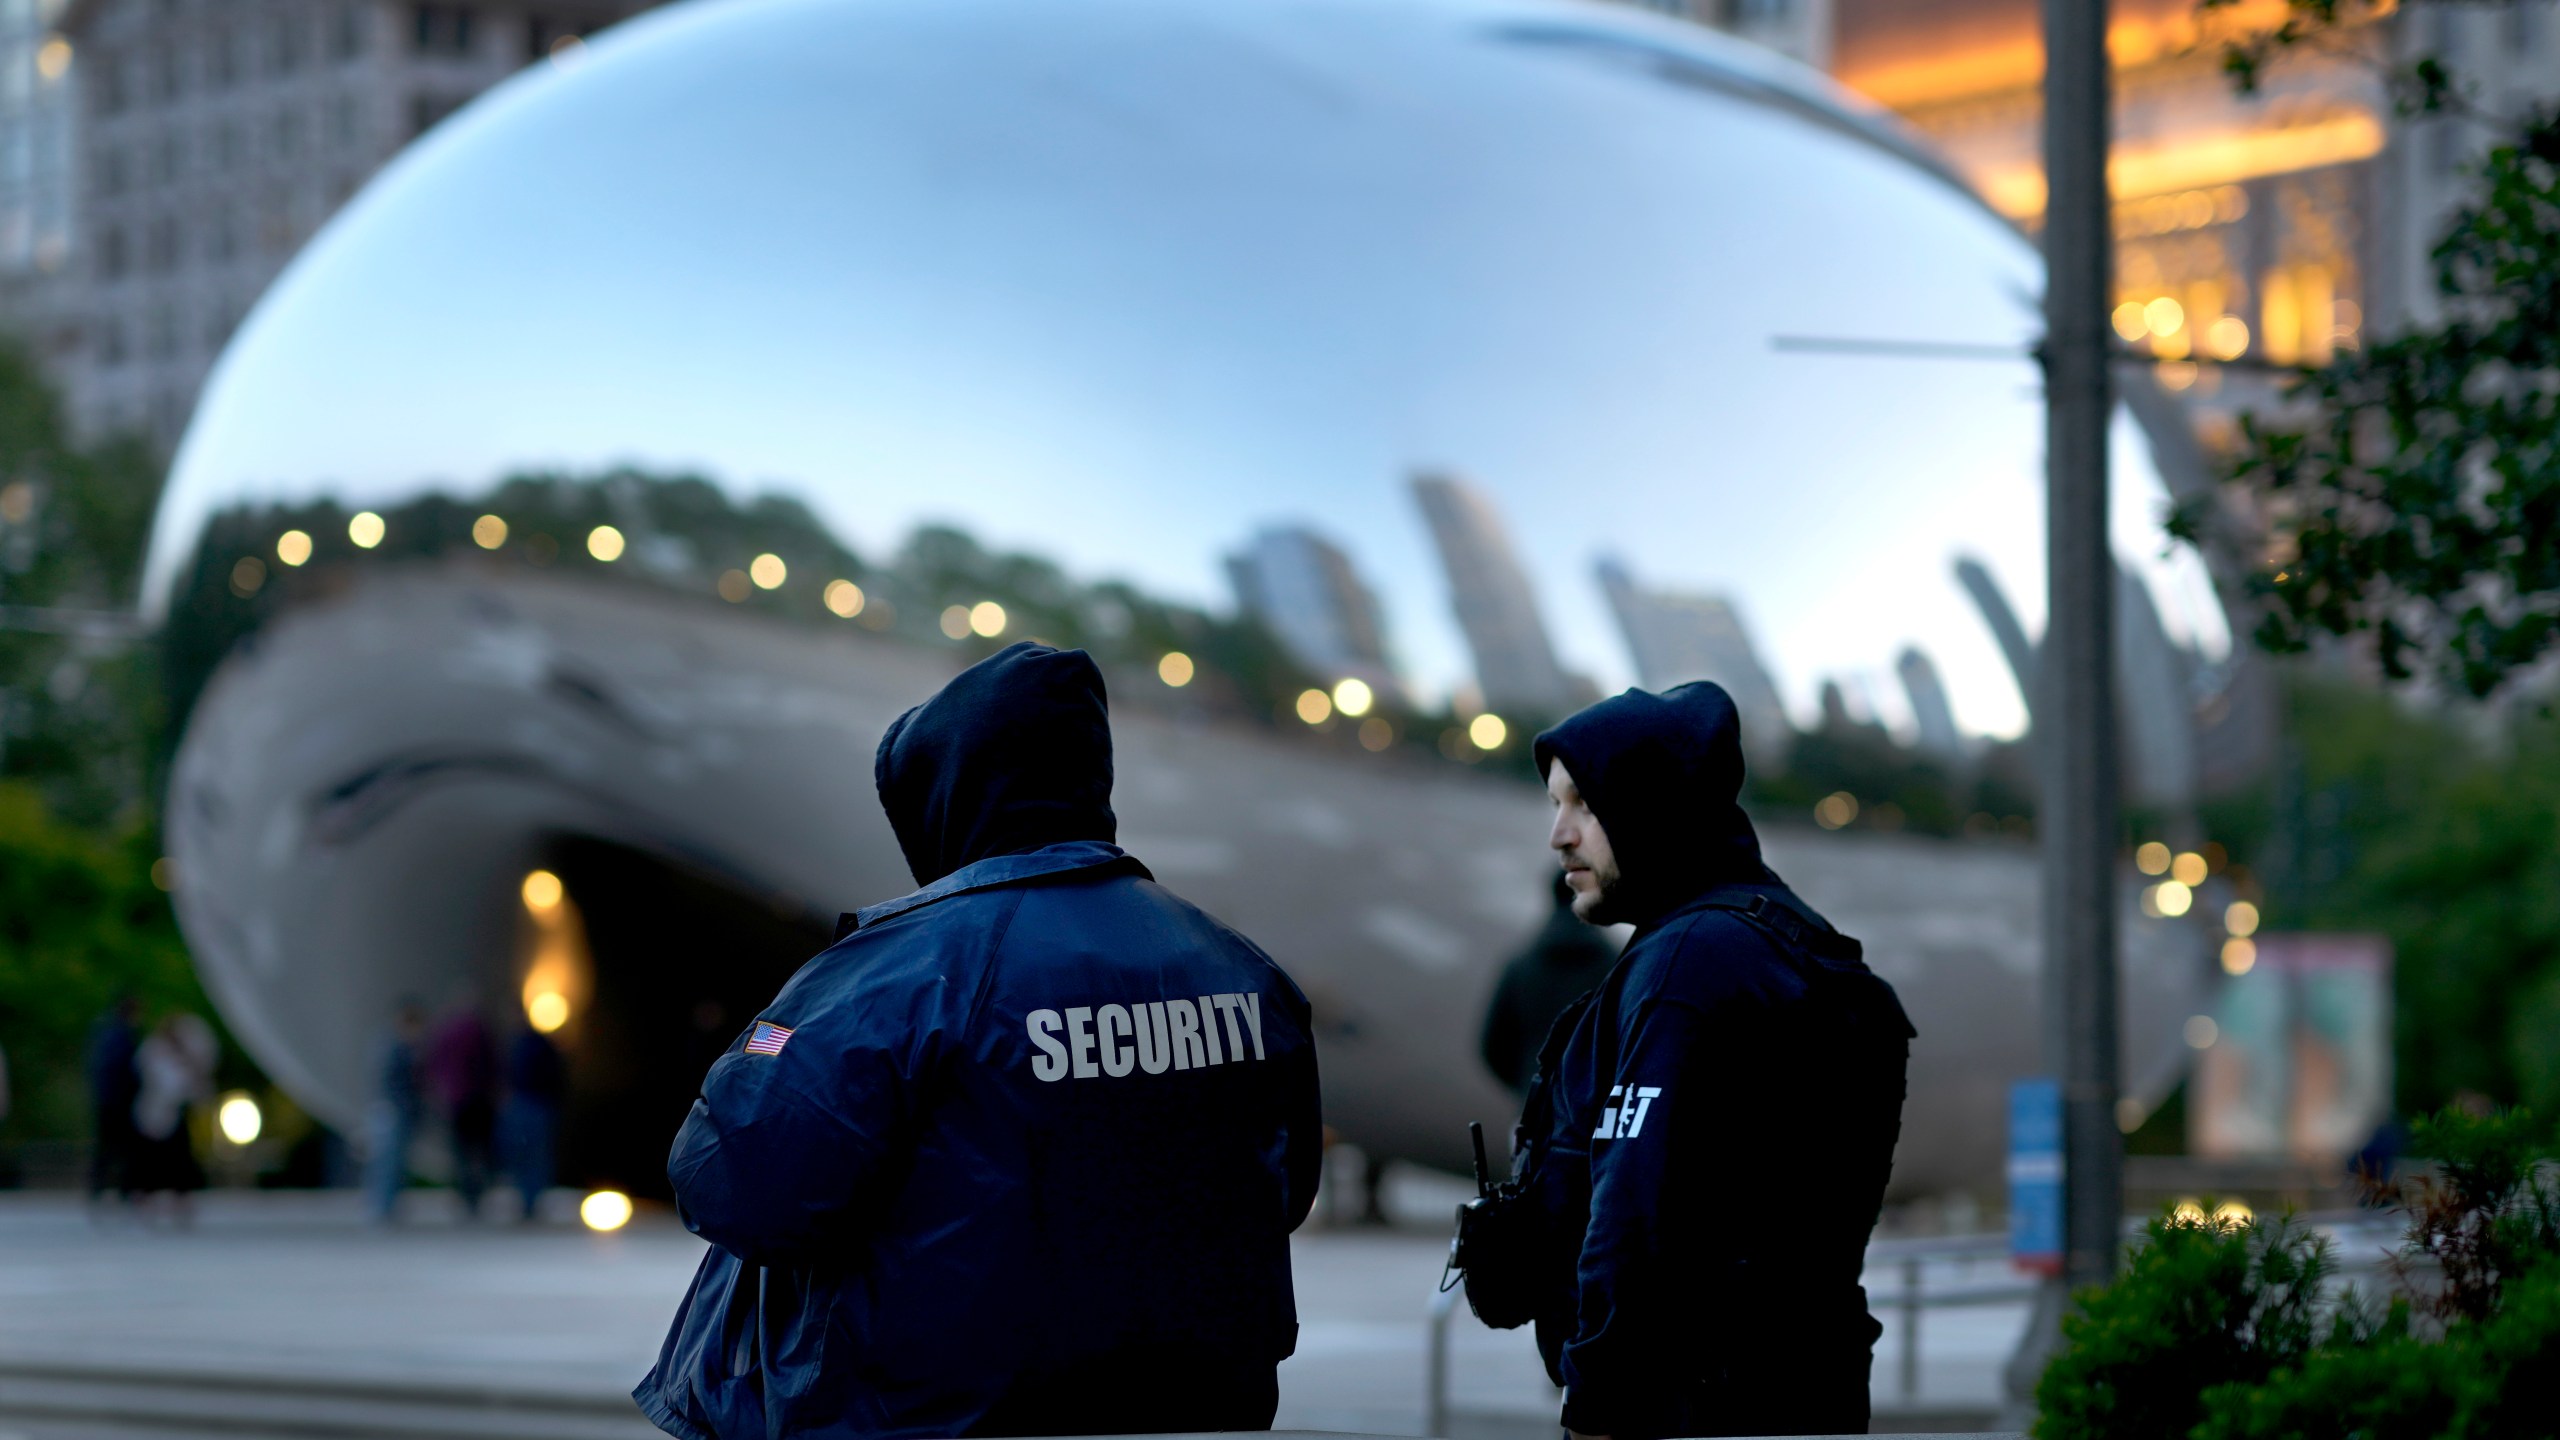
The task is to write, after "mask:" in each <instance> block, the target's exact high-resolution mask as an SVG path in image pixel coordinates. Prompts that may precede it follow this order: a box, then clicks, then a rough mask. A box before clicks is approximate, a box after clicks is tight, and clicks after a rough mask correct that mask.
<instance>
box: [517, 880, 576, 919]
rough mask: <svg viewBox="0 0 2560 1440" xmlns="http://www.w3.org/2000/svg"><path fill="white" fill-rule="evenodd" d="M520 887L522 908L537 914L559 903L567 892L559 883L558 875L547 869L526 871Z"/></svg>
mask: <svg viewBox="0 0 2560 1440" xmlns="http://www.w3.org/2000/svg"><path fill="white" fill-rule="evenodd" d="M522 889H523V892H524V908H526V909H527V910H531V911H533V912H534V913H535V914H537V915H538V914H541V913H542V912H543V911H545V910H548V909H550V908H551V907H553V906H555V905H557V904H559V903H560V898H561V897H562V896H563V895H565V894H567V893H568V891H567V890H566V889H565V888H564V887H563V886H562V885H561V884H560V877H559V876H557V875H554V874H552V873H551V872H550V871H548V870H534V871H529V872H527V873H526V875H525V877H524V885H523V887H522Z"/></svg>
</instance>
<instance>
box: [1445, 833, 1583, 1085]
mask: <svg viewBox="0 0 2560 1440" xmlns="http://www.w3.org/2000/svg"><path fill="white" fill-rule="evenodd" d="M1547 888H1548V893H1549V898H1550V900H1551V901H1552V903H1551V904H1550V906H1549V907H1548V910H1547V918H1546V921H1545V923H1544V924H1542V925H1540V926H1539V927H1538V934H1537V937H1536V938H1535V939H1533V940H1531V941H1530V942H1529V948H1527V949H1525V950H1523V951H1521V952H1520V953H1519V954H1517V955H1515V956H1513V957H1511V962H1510V963H1509V964H1507V965H1505V966H1503V967H1502V978H1501V979H1500V980H1499V981H1496V982H1495V984H1494V987H1493V1002H1492V1003H1491V1004H1490V1005H1488V1006H1486V1007H1485V1013H1484V1035H1483V1038H1482V1039H1481V1040H1480V1041H1479V1042H1478V1046H1479V1049H1480V1051H1481V1053H1482V1054H1483V1055H1484V1065H1485V1068H1486V1069H1488V1070H1490V1071H1492V1072H1493V1075H1494V1078H1495V1079H1497V1080H1500V1081H1501V1082H1502V1083H1503V1084H1505V1085H1508V1086H1510V1087H1511V1090H1512V1093H1514V1094H1516V1095H1522V1096H1526V1095H1527V1094H1528V1093H1529V1081H1530V1078H1531V1077H1532V1076H1534V1075H1536V1074H1537V1071H1538V1046H1539V1044H1540V1043H1541V1042H1543V1041H1544V1040H1545V1039H1546V1038H1547V1031H1548V1029H1549V1028H1550V1027H1552V1026H1553V1025H1554V1024H1555V1023H1556V1017H1557V1016H1559V1015H1561V1014H1563V1013H1564V1012H1565V1009H1566V1007H1568V1006H1570V1005H1572V1004H1573V1002H1574V1001H1576V1000H1579V999H1581V998H1582V997H1583V996H1584V995H1585V994H1587V993H1589V992H1590V989H1591V987H1592V986H1594V985H1597V984H1599V983H1600V977H1601V976H1603V975H1606V974H1608V973H1609V962H1610V961H1612V960H1615V959H1617V958H1618V947H1617V946H1615V945H1612V944H1610V943H1609V937H1608V936H1607V935H1606V934H1605V933H1603V932H1602V931H1599V930H1595V929H1593V928H1592V927H1590V926H1588V925H1585V924H1583V923H1582V921H1580V920H1579V919H1576V918H1575V916H1574V913H1573V887H1572V886H1570V885H1567V884H1566V883H1565V879H1564V875H1563V874H1562V873H1561V872H1559V873H1558V874H1557V875H1556V877H1555V881H1554V883H1553V884H1551V885H1549V886H1548V887H1547Z"/></svg>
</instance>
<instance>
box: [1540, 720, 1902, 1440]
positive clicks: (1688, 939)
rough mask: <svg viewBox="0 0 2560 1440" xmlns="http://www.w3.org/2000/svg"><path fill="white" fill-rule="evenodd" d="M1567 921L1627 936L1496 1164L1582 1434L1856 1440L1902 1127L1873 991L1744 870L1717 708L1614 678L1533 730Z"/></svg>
mask: <svg viewBox="0 0 2560 1440" xmlns="http://www.w3.org/2000/svg"><path fill="white" fill-rule="evenodd" d="M1536 757H1537V763H1538V768H1539V770H1540V772H1541V773H1542V774H1543V775H1545V777H1546V779H1547V783H1548V790H1549V793H1550V795H1551V797H1552V798H1553V799H1554V800H1555V801H1556V820H1555V825H1554V828H1553V829H1552V831H1551V832H1550V835H1549V844H1550V846H1551V847H1553V848H1554V849H1555V850H1556V852H1557V854H1558V855H1559V857H1560V858H1561V859H1562V861H1563V864H1564V866H1565V871H1566V879H1567V881H1568V882H1569V883H1570V884H1571V885H1572V886H1573V889H1574V892H1575V898H1574V908H1575V912H1576V913H1577V914H1579V915H1580V916H1582V918H1583V919H1585V920H1588V921H1590V922H1592V923H1595V924H1604V925H1606V924H1619V923H1625V924H1631V925H1633V926H1634V927H1635V935H1634V938H1633V939H1632V940H1630V941H1629V942H1628V944H1627V947H1626V949H1625V951H1624V952H1623V954H1622V955H1621V957H1620V958H1619V960H1618V962H1617V964H1616V965H1615V966H1614V967H1613V968H1612V969H1611V970H1610V972H1609V974H1608V977H1607V978H1606V979H1605V980H1603V981H1602V982H1601V984H1600V985H1599V986H1598V987H1597V988H1596V989H1595V990H1594V991H1593V992H1592V993H1591V995H1589V996H1588V997H1586V998H1585V999H1584V1000H1582V1001H1580V1002H1578V1003H1577V1006H1576V1007H1575V1008H1574V1009H1571V1010H1568V1011H1567V1012H1566V1013H1565V1014H1564V1015H1563V1016H1562V1017H1561V1018H1560V1019H1559V1020H1558V1022H1557V1025H1556V1028H1555V1029H1554V1030H1553V1031H1551V1032H1550V1033H1549V1036H1548V1040H1547V1044H1546V1046H1545V1048H1544V1050H1543V1051H1542V1053H1541V1057H1540V1060H1541V1065H1540V1071H1541V1074H1540V1079H1539V1080H1538V1082H1537V1083H1536V1085H1535V1086H1534V1088H1533V1089H1532V1092H1531V1095H1530V1098H1529V1101H1528V1106H1527V1112H1526V1113H1525V1114H1524V1116H1523V1120H1522V1126H1521V1129H1520V1131H1519V1133H1518V1135H1517V1136H1516V1146H1517V1148H1516V1149H1515V1153H1514V1156H1513V1164H1514V1173H1515V1175H1517V1176H1519V1177H1521V1179H1522V1182H1523V1184H1524V1187H1525V1194H1524V1196H1523V1200H1524V1202H1525V1203H1526V1204H1527V1205H1528V1206H1529V1207H1530V1213H1531V1214H1532V1215H1534V1216H1535V1217H1536V1218H1537V1219H1538V1220H1539V1221H1540V1222H1542V1223H1541V1224H1540V1225H1539V1226H1538V1227H1537V1233H1539V1234H1540V1235H1541V1236H1542V1237H1543V1238H1542V1241H1541V1243H1542V1245H1543V1247H1544V1249H1545V1252H1546V1253H1545V1255H1544V1257H1543V1259H1542V1263H1543V1264H1544V1265H1546V1266H1547V1267H1549V1269H1548V1272H1547V1279H1546V1281H1545V1282H1544V1294H1545V1300H1544V1302H1543V1303H1541V1304H1539V1305H1538V1306H1537V1307H1536V1309H1537V1314H1536V1317H1535V1318H1536V1321H1537V1333H1538V1343H1539V1348H1540V1350H1541V1352H1542V1353H1543V1354H1544V1355H1545V1357H1546V1360H1547V1365H1548V1369H1549V1371H1550V1373H1551V1374H1552V1376H1553V1378H1554V1379H1555V1380H1556V1382H1557V1383H1558V1384H1560V1385H1562V1386H1564V1387H1565V1402H1564V1416H1563V1418H1564V1423H1565V1426H1566V1428H1567V1429H1568V1430H1570V1431H1572V1432H1574V1433H1575V1434H1577V1435H1583V1436H1603V1435H1605V1436H1613V1437H1617V1440H1650V1437H1658V1436H1694V1435H1796V1434H1843V1433H1863V1432H1864V1431H1865V1430H1866V1428H1867V1421H1868V1413H1867V1379H1868V1366H1869V1362H1870V1359H1871V1357H1872V1354H1873V1347H1874V1343H1875V1339H1876V1336H1877V1335H1878V1333H1880V1331H1879V1327H1878V1326H1877V1325H1876V1323H1875V1322H1874V1320H1873V1319H1872V1318H1870V1317H1869V1315H1868V1314H1867V1309H1866V1293H1865V1291H1863V1290H1862V1289H1860V1288H1859V1284H1858V1278H1859V1272H1860V1269H1861V1268H1862V1264H1863V1260H1864V1252H1865V1248H1866V1243H1867V1238H1868V1235H1869V1232H1870V1231H1872V1230H1873V1228H1874V1226H1875V1221H1876V1216H1877V1213H1878V1211H1879V1209H1880V1207H1881V1206H1882V1203H1883V1197H1884V1189H1885V1181H1886V1178H1887V1176H1888V1175H1889V1173H1890V1171H1891V1168H1892V1162H1893V1147H1894V1142H1895V1139H1896V1138H1897V1136H1898V1134H1899V1132H1900V1129H1901V1116H1902V1100H1903V1085H1904V1068H1905V1063H1906V1061H1907V1059H1908V1056H1909V1045H1910V1040H1911V1035H1912V1031H1911V1027H1910V1024H1909V1022H1908V1021H1907V1020H1906V1019H1905V1018H1904V1016H1903V1012H1902V1007H1901V1004H1900V1003H1899V1001H1898V1000H1897V999H1896V998H1895V996H1894V993H1893V989H1892V987H1891V986H1889V985H1887V984H1886V983H1885V982H1884V981H1882V980H1880V979H1878V978H1877V977H1876V976H1875V975H1874V974H1873V973H1872V972H1870V971H1869V970H1868V969H1867V968H1866V966H1865V965H1864V964H1863V963H1862V962H1861V961H1860V959H1859V950H1858V945H1857V942H1856V941H1854V940H1850V939H1848V938H1847V937H1845V936H1842V935H1840V934H1838V933H1837V932H1836V931H1834V930H1833V929H1832V927H1831V926H1830V924H1829V923H1828V922H1826V921H1825V920H1824V919H1823V918H1822V917H1821V916H1820V915H1818V914H1816V913H1815V912H1814V911H1813V909H1812V907H1810V906H1808V905H1806V904H1805V902H1804V901H1803V900H1801V899H1799V898H1798V897H1797V896H1796V895H1795V894H1794V892H1792V891H1790V890H1789V889H1788V888H1787V887H1786V885H1785V884H1784V883H1782V882H1781V881H1780V880H1779V879H1778V877H1777V876H1776V875H1775V874H1774V873H1772V872H1771V871H1770V870H1769V868H1768V867H1767V866H1766V865H1764V864H1762V863H1761V859H1760V847H1759V841H1758V839H1757V837H1756V836H1755V835H1754V834H1753V832H1752V829H1751V822H1750V821H1749V820H1748V819H1746V818H1745V817H1744V815H1743V813H1742V809H1741V807H1740V805H1739V804H1738V803H1737V796H1738V795H1739V793H1740V789H1741V784H1742V751H1741V729H1740V724H1739V722H1738V720H1737V718H1736V716H1735V713H1734V706H1733V701H1732V699H1731V698H1730V697H1729V696H1727V695H1726V694H1725V692H1724V691H1723V690H1722V689H1720V688H1719V687H1717V686H1715V685H1713V684H1711V683H1707V682H1699V683H1695V684H1689V685H1682V686H1678V687H1676V688H1674V689H1671V690H1669V691H1666V692H1664V693H1662V694H1659V695H1655V694H1649V693H1647V692H1645V691H1641V690H1629V691H1627V692H1626V693H1624V694H1622V695H1618V696H1615V697H1613V698H1611V699H1608V700H1604V701H1602V702H1600V703H1599V704H1597V705H1593V706H1591V707H1590V708H1588V709H1586V710H1583V711H1582V712H1581V713H1579V714H1577V715H1575V716H1573V717H1572V718H1571V719H1568V720H1566V721H1565V722H1563V723H1562V724H1560V725H1558V726H1556V727H1555V728H1554V729H1552V730H1549V731H1547V732H1546V733H1544V734H1542V735H1540V736H1539V737H1538V738H1537V745H1536Z"/></svg>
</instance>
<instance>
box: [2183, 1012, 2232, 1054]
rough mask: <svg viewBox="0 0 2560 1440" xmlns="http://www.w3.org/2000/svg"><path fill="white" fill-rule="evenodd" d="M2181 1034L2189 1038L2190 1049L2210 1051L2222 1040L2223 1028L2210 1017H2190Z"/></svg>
mask: <svg viewBox="0 0 2560 1440" xmlns="http://www.w3.org/2000/svg"><path fill="white" fill-rule="evenodd" d="M2181 1033H2182V1034H2184V1035H2185V1036H2186V1037H2187V1045H2188V1047H2189V1048H2190V1049H2195V1050H2210V1049H2212V1048H2213V1042H2214V1041H2216V1040H2219V1039H2221V1038H2222V1027H2221V1026H2220V1025H2217V1024H2215V1023H2214V1020H2213V1017H2212V1016H2210V1015H2190V1016H2188V1017H2187V1023H2186V1025H2185V1026H2184V1027H2183V1028H2182V1030H2181Z"/></svg>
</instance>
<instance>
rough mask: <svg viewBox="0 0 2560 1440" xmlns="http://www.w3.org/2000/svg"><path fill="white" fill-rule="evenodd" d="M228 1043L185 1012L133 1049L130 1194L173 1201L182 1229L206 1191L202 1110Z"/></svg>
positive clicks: (166, 1019)
mask: <svg viewBox="0 0 2560 1440" xmlns="http://www.w3.org/2000/svg"><path fill="white" fill-rule="evenodd" d="M221 1058H222V1047H221V1042H220V1041H219V1040H218V1039H217V1038H216V1037H215V1036H214V1033H213V1027H212V1026H211V1025H208V1024H206V1023H205V1021H204V1019H203V1018H202V1017H201V1016H196V1015H189V1014H185V1013H183V1012H181V1013H178V1014H174V1015H167V1016H163V1017H162V1018H161V1021H160V1023H159V1024H157V1025H155V1026H153V1027H151V1033H150V1034H149V1035H147V1036H145V1037H144V1038H143V1040H142V1043H141V1044H139V1045H137V1046H136V1047H134V1052H133V1069H134V1075H135V1078H136V1079H137V1081H138V1082H139V1083H138V1084H137V1085H136V1086H135V1089H134V1099H133V1137H132V1145H133V1149H132V1153H131V1156H130V1158H129V1161H128V1163H127V1165H126V1168H125V1189H126V1190H127V1191H128V1192H129V1193H130V1194H131V1195H132V1196H133V1197H134V1199H135V1201H136V1203H138V1204H140V1205H142V1206H144V1207H146V1208H145V1213H146V1214H147V1213H148V1207H149V1206H150V1204H151V1203H152V1201H153V1199H154V1197H158V1196H166V1197H168V1210H169V1218H170V1219H171V1220H173V1221H175V1222H176V1223H178V1224H180V1225H185V1224H188V1223H190V1222H191V1221H192V1220H193V1219H194V1216H195V1201H194V1196H195V1193H196V1192H197V1191H199V1190H201V1189H203V1188H204V1185H205V1173H204V1163H203V1161H201V1160H199V1159H198V1158H197V1156H196V1138H195V1126H194V1124H193V1120H194V1117H195V1114H196V1112H197V1111H198V1110H199V1109H200V1108H202V1107H203V1106H205V1105H207V1104H209V1103H211V1102H212V1100H213V1071H214V1066H215V1065H216V1064H217V1063H219V1062H220V1060H221Z"/></svg>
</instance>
